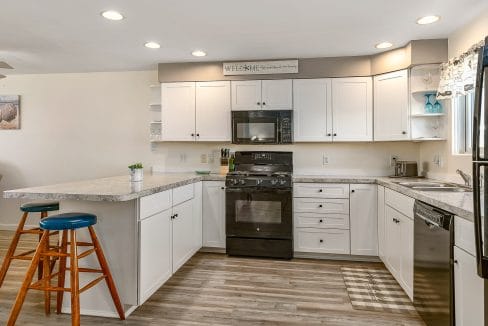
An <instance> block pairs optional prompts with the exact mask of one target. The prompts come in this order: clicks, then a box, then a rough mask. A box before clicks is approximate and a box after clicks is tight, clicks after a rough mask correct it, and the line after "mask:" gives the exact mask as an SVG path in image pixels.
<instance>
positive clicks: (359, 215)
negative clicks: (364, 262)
mask: <svg viewBox="0 0 488 326" xmlns="http://www.w3.org/2000/svg"><path fill="white" fill-rule="evenodd" d="M377 195H378V193H377V190H376V185H374V184H351V197H350V206H351V207H350V220H351V222H350V223H351V224H350V225H351V255H364V256H378V224H377V221H378V211H377Z"/></svg>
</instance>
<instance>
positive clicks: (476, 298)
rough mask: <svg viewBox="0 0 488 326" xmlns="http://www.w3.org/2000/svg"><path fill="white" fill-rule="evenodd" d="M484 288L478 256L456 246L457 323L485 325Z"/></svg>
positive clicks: (455, 288) (455, 290)
mask: <svg viewBox="0 0 488 326" xmlns="http://www.w3.org/2000/svg"><path fill="white" fill-rule="evenodd" d="M483 289H484V286H483V279H482V278H480V277H479V276H478V274H477V272H476V258H475V257H473V256H471V255H470V254H468V253H467V252H465V251H464V250H462V249H459V248H458V247H454V295H455V299H454V300H455V309H456V313H455V315H456V325H461V326H468V325H473V326H475V325H476V326H477V325H485V324H484V316H483V311H484V293H483Z"/></svg>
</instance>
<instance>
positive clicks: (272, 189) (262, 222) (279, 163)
mask: <svg viewBox="0 0 488 326" xmlns="http://www.w3.org/2000/svg"><path fill="white" fill-rule="evenodd" d="M234 164H235V171H234V172H230V173H229V174H227V177H226V182H225V183H226V236H227V240H226V248H227V249H226V251H227V254H229V255H239V256H258V257H273V258H285V259H290V258H292V256H293V209H292V202H293V196H292V189H293V184H292V172H293V154H292V152H261V151H259V152H255V151H250V152H236V154H235V161H234Z"/></svg>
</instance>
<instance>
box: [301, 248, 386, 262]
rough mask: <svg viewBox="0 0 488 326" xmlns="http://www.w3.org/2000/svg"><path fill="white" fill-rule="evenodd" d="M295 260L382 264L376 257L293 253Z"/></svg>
mask: <svg viewBox="0 0 488 326" xmlns="http://www.w3.org/2000/svg"><path fill="white" fill-rule="evenodd" d="M293 258H307V259H323V260H347V261H363V262H374V263H378V262H381V260H380V258H379V257H376V256H360V255H340V254H322V253H316V252H298V251H295V252H294V253H293Z"/></svg>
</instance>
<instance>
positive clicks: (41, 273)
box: [37, 212, 47, 280]
mask: <svg viewBox="0 0 488 326" xmlns="http://www.w3.org/2000/svg"><path fill="white" fill-rule="evenodd" d="M46 216H47V212H41V220H42V219H43V218H45V217H46ZM41 236H42V234H39V241H41ZM43 268H44V264H43V262H42V261H39V266H38V268H37V279H38V280H40V279H42V276H43V274H44V273H43V272H42V269H43Z"/></svg>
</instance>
